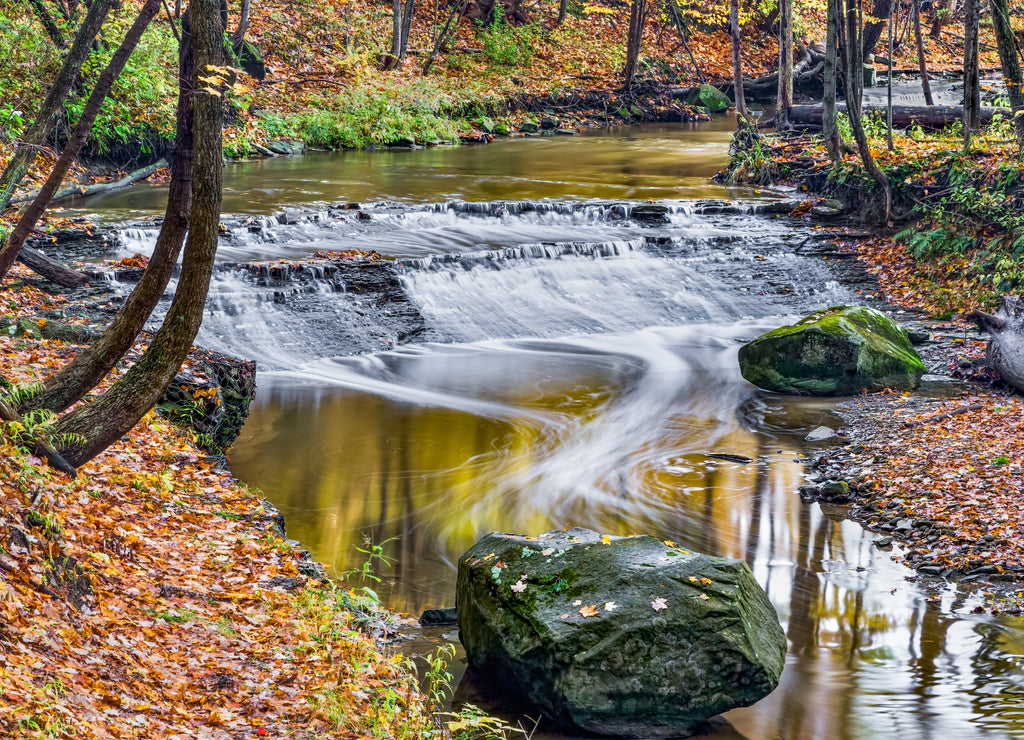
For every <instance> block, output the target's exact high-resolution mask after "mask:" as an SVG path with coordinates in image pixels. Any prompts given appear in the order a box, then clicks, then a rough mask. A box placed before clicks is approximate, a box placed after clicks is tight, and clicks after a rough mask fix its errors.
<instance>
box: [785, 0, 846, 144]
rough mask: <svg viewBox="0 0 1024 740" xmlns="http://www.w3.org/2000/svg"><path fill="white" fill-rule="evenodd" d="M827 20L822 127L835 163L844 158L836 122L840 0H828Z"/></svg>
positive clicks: (791, 114)
mask: <svg viewBox="0 0 1024 740" xmlns="http://www.w3.org/2000/svg"><path fill="white" fill-rule="evenodd" d="M826 2H827V3H828V7H827V10H826V13H827V16H826V22H825V71H824V73H823V74H824V85H825V92H824V96H823V98H822V112H821V128H822V134H823V135H824V137H825V148H826V149H827V150H828V158H829V159H830V160H832V162H833V163H838V162H839V160H840V159H842V140H841V138H840V136H839V126H838V125H837V124H836V57H838V55H839V0H826ZM794 111H795V108H794V109H791V110H790V121H791V122H792V120H793V112H794Z"/></svg>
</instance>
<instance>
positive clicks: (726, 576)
mask: <svg viewBox="0 0 1024 740" xmlns="http://www.w3.org/2000/svg"><path fill="white" fill-rule="evenodd" d="M456 605H457V609H458V623H459V630H460V638H461V640H462V643H463V645H465V647H466V653H467V657H468V659H469V665H470V668H471V669H472V670H473V671H474V672H475V673H476V674H477V675H478V676H479V677H480V678H481V679H482V680H483V682H484V683H485V684H487V683H489V684H491V686H492V688H494V689H497V690H500V691H502V692H503V693H505V694H511V695H514V696H519V697H521V698H524V699H526V700H527V701H529V702H530V703H531V704H533V705H534V706H536V707H537V709H539V710H540V711H541V712H542V713H543V714H544V715H546V716H547V717H549V718H551V719H552V720H554V721H556V722H557V723H559V724H561V725H563V726H568V727H571V728H575V729H578V730H584V731H586V732H592V733H597V734H601V735H615V736H618V737H672V736H679V735H686V734H690V733H692V732H694V731H696V730H698V729H699V728H700V727H701V726H702V724H703V723H704V722H705V721H706V720H707V719H709V718H710V717H712V716H714V715H716V714H719V713H721V712H724V711H726V710H728V709H731V708H733V707H739V706H747V705H750V704H753V703H754V702H756V701H757V700H759V699H761V698H762V697H764V696H766V695H767V694H768V693H769V692H771V691H772V690H773V689H774V688H775V687H776V686H777V685H778V682H779V676H780V674H781V673H782V667H783V664H784V661H785V654H786V638H785V636H784V635H783V632H782V629H781V627H780V626H779V620H778V616H777V615H776V613H775V609H774V608H773V607H772V605H771V603H770V602H769V601H768V598H767V596H766V595H765V593H764V591H763V590H762V589H761V587H760V586H759V585H758V584H757V582H756V581H755V580H754V577H753V575H752V574H751V572H750V569H749V568H748V567H747V565H746V564H745V563H744V562H742V561H740V560H734V559H731V558H714V557H711V556H708V555H701V554H698V553H692V552H687V551H686V550H682V549H680V548H676V547H672V546H670V545H669V544H668V543H662V542H659V541H658V540H656V539H655V538H653V537H649V536H641V537H601V536H600V535H599V534H597V533H596V532H593V531H590V530H587V529H570V530H568V531H553V532H547V533H545V534H542V535H540V536H539V537H525V536H521V535H513V534H501V533H492V534H489V535H487V536H486V537H484V538H483V539H482V540H480V541H479V542H478V543H477V544H476V545H474V546H473V548H471V549H470V550H469V552H467V553H466V554H465V555H464V556H463V557H462V558H461V559H460V560H459V575H458V591H457V597H456Z"/></svg>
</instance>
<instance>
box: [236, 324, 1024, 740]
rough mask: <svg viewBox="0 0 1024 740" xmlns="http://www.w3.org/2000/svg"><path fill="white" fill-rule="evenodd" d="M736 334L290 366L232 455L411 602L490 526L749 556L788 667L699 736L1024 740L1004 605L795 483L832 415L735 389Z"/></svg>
mask: <svg viewBox="0 0 1024 740" xmlns="http://www.w3.org/2000/svg"><path fill="white" fill-rule="evenodd" d="M749 329H750V327H737V326H734V325H730V326H701V327H689V328H685V329H684V328H676V329H664V330H658V331H647V332H642V333H639V334H632V335H628V336H624V337H614V336H611V337H608V336H606V337H600V338H593V337H592V338H578V339H573V340H558V341H554V340H552V341H541V340H533V341H529V342H515V341H506V342H487V343H482V344H476V345H463V346H459V347H432V346H425V347H419V348H415V349H412V350H406V351H403V352H395V353H387V354H385V355H377V356H373V357H364V358H355V359H347V360H341V361H337V360H336V361H329V362H322V363H313V364H312V365H311V366H309V367H307V368H304V370H303V374H302V377H303V378H305V381H302V382H300V381H298V380H297V379H296V378H295V377H291V376H287V375H277V376H272V378H271V380H270V382H269V383H268V382H266V380H265V381H264V385H263V386H262V387H261V390H260V393H259V396H258V399H257V404H256V408H255V409H254V413H253V416H252V418H251V420H250V422H249V424H248V425H247V426H246V429H245V432H244V437H243V439H241V440H240V441H239V443H238V445H237V446H236V448H235V451H234V454H233V457H232V469H233V470H234V471H235V472H236V474H238V475H239V476H240V477H241V478H243V479H244V480H246V481H248V482H252V483H255V484H256V485H259V486H261V487H262V488H264V490H266V491H272V492H273V493H274V499H275V501H276V502H277V503H278V504H279V505H281V507H282V509H283V510H284V512H285V515H286V517H287V518H288V521H289V532H290V534H291V536H294V537H297V538H298V539H300V540H302V541H303V542H304V544H306V545H308V546H310V547H311V549H313V550H314V552H315V553H316V554H317V557H319V558H321V559H323V560H326V561H327V562H328V563H330V564H332V565H333V566H334V567H335V569H336V570H344V569H346V568H349V567H353V566H354V565H356V564H357V562H355V561H354V560H353V555H357V553H355V551H354V549H353V546H354V545H358V544H361V543H362V541H363V538H364V537H369V538H372V540H373V541H376V542H380V541H383V540H385V539H387V538H389V537H398V538H399V539H398V540H397V542H396V543H395V548H396V549H394V550H392V555H394V556H396V557H397V558H398V563H397V564H396V566H395V568H394V570H393V572H385V573H382V574H381V575H384V576H385V578H386V585H387V589H386V590H385V598H387V599H388V601H389V603H391V604H392V605H393V606H394V607H395V608H398V609H400V610H403V611H407V612H411V613H418V612H419V611H420V610H422V609H423V608H427V607H433V606H444V605H450V604H452V603H453V600H454V571H453V563H454V561H455V559H456V558H457V557H458V556H459V555H460V554H461V553H462V552H463V551H464V550H465V549H467V548H468V547H469V546H470V545H472V544H473V543H474V542H475V541H476V539H477V538H478V537H479V536H480V535H482V534H483V533H485V532H488V531H492V530H503V531H515V532H527V533H536V532H540V531H543V530H546V529H549V528H552V527H562V526H587V527H591V528H594V529H597V530H599V531H602V532H607V533H611V534H631V533H638V532H643V533H651V534H654V535H656V536H658V537H661V538H664V539H671V540H674V541H676V542H678V543H680V544H681V545H683V546H684V547H688V548H692V549H697V550H701V551H704V552H709V553H713V554H716V555H728V556H733V557H740V558H744V559H745V560H747V562H749V563H750V564H751V566H752V568H753V570H754V572H755V574H756V576H757V578H758V580H759V581H760V582H761V583H762V585H763V586H764V587H765V588H766V590H767V591H768V593H769V596H770V598H771V599H772V602H773V603H774V604H775V606H776V608H777V609H778V611H779V615H780V617H781V619H782V620H783V623H784V627H785V630H786V634H787V637H788V640H789V643H790V649H789V654H788V658H787V668H786V670H785V672H784V673H783V679H782V684H781V685H780V687H779V688H778V690H777V691H775V692H774V693H773V694H772V695H770V696H769V697H767V698H766V699H764V700H762V701H761V702H759V703H758V704H757V705H755V706H754V707H749V708H745V709H739V710H734V711H732V712H730V713H728V714H727V715H726V717H727V719H728V720H729V722H730V723H731V727H730V728H725V729H722V730H720V731H718V732H717V733H716V734H715V735H713V736H714V737H718V738H726V737H733V738H734V737H737V736H743V737H748V738H765V737H781V738H839V739H844V740H845V739H847V738H849V739H851V740H853V739H855V738H877V737H895V736H897V735H900V736H904V737H908V738H918V737H920V738H930V737H936V736H938V735H940V734H944V735H950V733H951V736H953V737H1010V736H1020V735H1021V734H1024V710H1022V708H1021V699H1022V697H1024V671H1022V667H1024V657H1022V653H1024V645H1022V642H1024V641H1022V638H1021V635H1022V634H1024V632H1022V625H1021V622H1020V620H1012V619H997V618H992V617H991V616H984V615H978V616H974V615H971V614H970V611H971V608H972V607H973V606H974V605H975V604H976V603H977V597H975V596H972V595H971V594H969V593H968V592H960V591H958V590H957V589H954V588H950V589H948V590H941V589H940V590H937V591H934V592H932V591H930V590H927V589H925V588H922V587H920V586H918V585H916V584H914V583H911V582H908V581H907V580H905V579H906V577H907V576H909V575H911V574H910V572H909V571H907V570H906V569H904V568H903V567H901V566H900V565H899V564H898V563H894V562H893V561H892V560H891V559H890V554H889V553H886V552H880V551H878V550H877V548H874V547H873V546H872V544H871V540H872V535H870V533H867V532H865V531H864V530H863V529H861V528H860V527H859V526H857V525H855V524H853V523H851V522H848V521H844V520H843V519H842V512H841V511H838V510H835V511H833V510H823V509H822V508H821V507H819V506H817V505H812V504H806V503H803V502H802V501H801V500H800V498H799V497H798V496H797V495H795V489H796V488H797V486H798V485H799V483H800V482H801V480H802V478H801V473H802V464H801V462H800V461H799V458H798V453H799V451H800V445H801V442H800V440H801V439H802V436H803V435H804V434H805V433H806V431H807V430H809V429H810V428H812V427H813V426H816V425H817V424H819V423H822V422H828V421H829V420H830V416H829V411H828V408H827V406H824V405H822V404H821V403H820V402H819V403H806V404H805V403H801V402H798V401H787V402H785V403H783V402H780V401H778V400H774V399H769V398H764V397H760V396H757V395H755V394H753V392H752V389H751V388H750V387H749V386H748V385H746V384H745V383H744V382H743V381H742V380H741V379H740V378H739V376H738V373H737V372H736V370H735V346H736V343H735V342H734V341H733V338H734V337H735V336H736V335H738V334H740V333H743V332H744V331H749ZM310 378H318V380H317V381H315V382H314V381H311V380H310ZM718 453H726V454H729V455H737V456H743V457H746V458H749V459H750V462H749V463H742V462H733V461H728V460H722V459H718V458H714V457H709V454H718ZM737 733H739V735H737ZM538 737H539V738H540V737H550V738H554V737H558V736H557V735H556V734H547V735H544V734H543V733H542V734H540V735H538Z"/></svg>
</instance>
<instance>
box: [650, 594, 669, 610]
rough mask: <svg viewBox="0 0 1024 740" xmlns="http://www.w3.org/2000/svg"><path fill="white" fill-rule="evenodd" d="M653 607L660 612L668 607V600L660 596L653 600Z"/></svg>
mask: <svg viewBox="0 0 1024 740" xmlns="http://www.w3.org/2000/svg"><path fill="white" fill-rule="evenodd" d="M651 608H652V609H653V610H654V611H656V612H660V611H661V610H662V609H668V601H666V600H665V599H664V598H663V597H661V596H659V597H658V598H656V599H655V600H654V601H652V602H651Z"/></svg>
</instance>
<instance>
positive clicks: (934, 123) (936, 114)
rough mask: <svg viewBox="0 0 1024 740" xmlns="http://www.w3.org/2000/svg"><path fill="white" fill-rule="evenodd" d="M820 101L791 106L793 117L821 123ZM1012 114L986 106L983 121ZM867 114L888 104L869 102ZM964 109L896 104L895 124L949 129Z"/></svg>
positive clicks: (841, 108) (841, 106)
mask: <svg viewBox="0 0 1024 740" xmlns="http://www.w3.org/2000/svg"><path fill="white" fill-rule="evenodd" d="M821 110H822V106H821V105H820V104H816V105H794V106H793V107H792V108H791V109H790V113H789V120H790V121H792V122H793V123H794V124H797V125H810V126H820V125H821ZM836 110H838V111H845V110H846V104H845V103H839V104H837V105H836ZM997 113H998V114H1000V115H1003V116H1006V117H1007V118H1010V117H1012V115H1013V113H1012V111H1010V109H1009V108H992V107H987V106H986V107H982V109H981V122H982V124H987V123H991V122H992V117H993V116H994V115H995V114H997ZM864 115H865V116H869V115H882V116H884V115H885V106H884V105H865V106H864ZM963 117H964V109H963V107H962V106H959V105H922V106H916V105H894V106H893V107H892V125H893V126H894V127H896V128H909V127H911V126H913V125H914V124H917V125H918V126H920V127H921V128H922V129H925V130H927V131H934V130H937V129H941V128H945V127H946V126H949V125H950V124H952V123H956V122H958V121H962V120H963Z"/></svg>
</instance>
